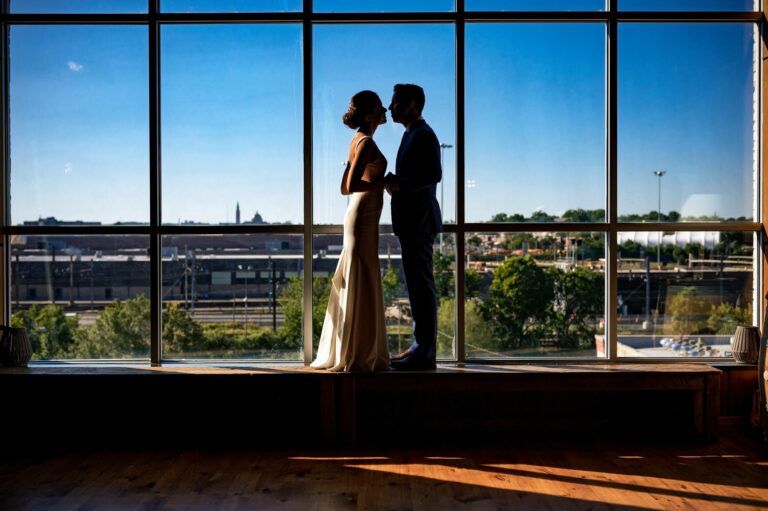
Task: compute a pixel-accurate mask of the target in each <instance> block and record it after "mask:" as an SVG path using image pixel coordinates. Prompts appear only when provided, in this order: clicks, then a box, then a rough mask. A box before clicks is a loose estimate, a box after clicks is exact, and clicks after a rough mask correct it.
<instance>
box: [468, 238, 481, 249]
mask: <svg viewBox="0 0 768 511" xmlns="http://www.w3.org/2000/svg"><path fill="white" fill-rule="evenodd" d="M482 242H483V240H482V239H480V236H477V235H472V236H470V237H469V238H467V244H468V245H469V246H470V247H472V248H474V249H475V250H477V249H478V248H479V247H480V244H482Z"/></svg>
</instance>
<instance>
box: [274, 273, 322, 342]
mask: <svg viewBox="0 0 768 511" xmlns="http://www.w3.org/2000/svg"><path fill="white" fill-rule="evenodd" d="M330 290H331V278H330V277H315V278H314V279H313V280H312V337H313V339H314V341H315V342H318V341H319V340H320V332H321V330H322V328H323V320H324V319H325V309H326V308H327V307H328V293H330ZM303 297H304V281H303V279H301V278H298V277H293V278H290V279H288V282H287V284H286V285H285V286H284V287H283V292H282V293H281V294H280V297H279V298H278V301H279V302H280V306H281V307H282V308H283V314H284V315H285V322H284V323H283V328H282V336H283V338H284V339H285V347H286V349H292V348H299V347H300V346H302V345H303V334H302V332H303V331H304V328H303V310H304V304H303Z"/></svg>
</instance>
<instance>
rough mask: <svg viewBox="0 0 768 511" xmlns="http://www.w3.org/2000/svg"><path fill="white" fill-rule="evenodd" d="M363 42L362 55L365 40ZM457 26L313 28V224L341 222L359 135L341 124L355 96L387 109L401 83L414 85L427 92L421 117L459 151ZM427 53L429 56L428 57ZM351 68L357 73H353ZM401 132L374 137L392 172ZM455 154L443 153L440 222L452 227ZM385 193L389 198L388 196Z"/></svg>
mask: <svg viewBox="0 0 768 511" xmlns="http://www.w3.org/2000/svg"><path fill="white" fill-rule="evenodd" d="M361 40H365V42H366V46H365V50H364V54H365V57H364V58H362V57H361V50H360V45H359V44H360V41H361ZM454 47H455V33H454V27H453V25H429V24H419V25H395V24H387V25H372V24H366V25H320V26H315V27H314V55H313V62H314V73H315V75H314V80H313V81H314V95H313V105H314V107H313V116H314V221H315V223H317V224H341V223H343V222H344V211H345V209H346V206H347V198H346V197H344V196H342V195H341V194H340V192H339V187H340V183H341V177H342V175H343V173H344V168H345V163H346V160H347V158H348V154H349V143H350V140H351V139H352V137H353V135H354V133H355V132H354V131H353V130H350V129H349V128H347V127H346V126H344V124H343V123H342V122H341V116H342V115H343V114H344V112H346V111H347V107H348V105H349V100H350V98H351V97H352V96H353V95H354V94H355V93H357V92H359V91H361V90H365V89H369V90H373V91H375V92H376V93H378V94H379V96H380V97H381V100H382V102H383V103H384V106H388V105H389V103H390V100H391V98H392V89H393V86H394V85H395V84H396V83H416V84H418V85H421V86H422V87H423V88H424V93H425V95H426V104H425V107H424V112H423V113H424V118H425V119H426V121H427V122H428V123H429V125H430V126H431V127H432V129H433V130H434V131H435V134H436V135H437V138H438V139H439V140H440V142H441V143H442V144H446V145H450V146H454V145H455V133H456V131H455V126H456V107H455V105H456V92H455V91H456V88H455V82H456V72H455V67H456V66H455V52H454ZM424 55H429V58H428V59H425V58H424ZM350 70H354V72H350ZM403 131H404V128H403V126H402V125H401V124H395V123H393V122H392V119H391V116H390V114H389V113H387V123H386V124H384V125H382V126H380V127H379V128H378V129H377V130H376V133H375V135H374V138H375V140H376V143H377V144H378V146H379V148H380V149H381V151H382V152H383V153H384V156H385V157H386V158H387V160H388V168H387V171H389V172H395V160H396V159H397V149H398V146H399V145H400V139H401V138H402V136H403ZM455 168H456V167H455V157H454V149H453V148H452V147H451V148H445V149H443V180H442V182H441V184H440V186H438V189H437V195H438V200H440V197H441V196H442V197H443V198H444V202H445V203H444V205H443V207H442V208H441V209H442V212H443V220H444V221H445V222H454V221H455V218H456V214H455V211H456V207H455V204H454V200H453V199H454V197H455V195H456V193H455V190H456V184H455V183H456V179H455V176H456V172H455ZM385 195H386V194H385ZM381 222H382V223H383V224H389V223H391V216H390V207H389V198H388V197H387V198H386V199H385V201H384V210H383V212H382V215H381Z"/></svg>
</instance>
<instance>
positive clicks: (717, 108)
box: [618, 23, 758, 222]
mask: <svg viewBox="0 0 768 511" xmlns="http://www.w3.org/2000/svg"><path fill="white" fill-rule="evenodd" d="M756 34H757V32H756V31H755V26H754V25H752V24H741V23H736V24H711V23H707V24H625V25H621V26H620V28H619V69H618V72H619V74H618V79H619V84H618V86H619V90H618V98H619V140H618V143H619V153H618V158H619V180H618V185H619V205H618V212H619V215H620V220H621V221H657V219H658V220H661V221H669V222H678V221H686V220H699V221H712V220H719V221H726V220H745V219H746V220H752V219H753V218H754V215H753V210H754V193H755V189H754V179H755V172H756V162H757V156H756V155H757V145H756V144H757V136H756V132H755V122H756V121H755V119H756V114H755V106H754V105H755V104H756V102H757V101H758V97H757V90H758V87H757V79H758V75H757V72H756V68H755V65H754V61H755V57H754V56H755V47H756V43H757V39H756Z"/></svg>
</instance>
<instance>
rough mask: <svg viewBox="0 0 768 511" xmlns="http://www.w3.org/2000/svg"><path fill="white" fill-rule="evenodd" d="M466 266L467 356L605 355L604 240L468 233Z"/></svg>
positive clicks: (561, 235) (589, 235)
mask: <svg viewBox="0 0 768 511" xmlns="http://www.w3.org/2000/svg"><path fill="white" fill-rule="evenodd" d="M465 267H466V277H465V281H466V282H465V288H466V291H465V293H466V297H467V300H466V303H465V306H464V307H465V309H464V314H465V316H464V322H465V329H464V332H465V336H466V354H467V357H471V358H508V357H551V356H555V357H593V356H604V353H605V352H604V350H600V347H601V346H602V342H603V338H604V333H605V332H604V329H605V320H604V318H605V235H604V234H602V233H585V232H568V233H565V232H559V233H552V232H549V233H545V232H521V233H488V232H485V233H469V234H467V241H466V258H465Z"/></svg>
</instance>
